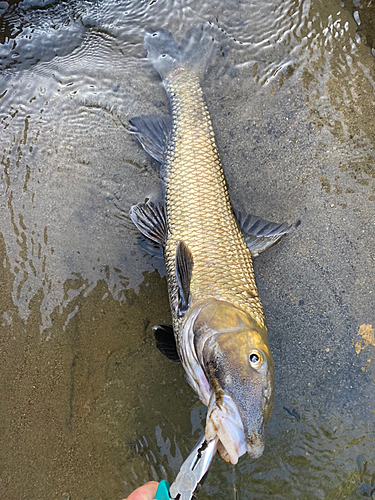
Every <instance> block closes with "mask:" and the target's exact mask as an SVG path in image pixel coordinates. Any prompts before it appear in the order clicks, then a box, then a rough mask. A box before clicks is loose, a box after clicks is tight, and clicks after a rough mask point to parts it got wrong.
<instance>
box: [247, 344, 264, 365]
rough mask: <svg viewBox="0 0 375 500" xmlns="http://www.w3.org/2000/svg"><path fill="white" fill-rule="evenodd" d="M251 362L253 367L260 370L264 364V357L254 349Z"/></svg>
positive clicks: (250, 356)
mask: <svg viewBox="0 0 375 500" xmlns="http://www.w3.org/2000/svg"><path fill="white" fill-rule="evenodd" d="M249 360H250V365H251V367H252V368H255V369H257V368H260V367H261V365H262V363H263V356H262V354H261V353H260V352H259V351H258V350H256V349H254V350H253V351H251V353H250V355H249Z"/></svg>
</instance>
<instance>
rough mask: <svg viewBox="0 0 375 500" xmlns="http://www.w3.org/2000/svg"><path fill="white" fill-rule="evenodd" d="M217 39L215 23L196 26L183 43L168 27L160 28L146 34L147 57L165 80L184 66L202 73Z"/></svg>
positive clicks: (188, 32) (187, 34) (201, 74)
mask: <svg viewBox="0 0 375 500" xmlns="http://www.w3.org/2000/svg"><path fill="white" fill-rule="evenodd" d="M214 42H215V39H214V36H213V32H212V26H211V25H210V24H209V23H200V24H196V25H195V26H193V27H192V28H191V29H190V30H189V31H187V32H186V34H185V37H184V39H183V40H182V42H181V45H178V44H177V43H176V42H175V41H174V39H173V37H172V34H171V32H170V31H168V30H164V29H158V30H156V31H150V32H148V33H146V35H145V48H146V50H147V58H148V60H149V61H150V62H151V63H152V64H153V66H154V68H155V69H156V70H157V71H158V73H159V75H160V76H161V78H162V80H165V79H166V78H168V76H169V75H170V74H171V73H172V72H173V71H174V70H176V69H178V68H181V67H183V66H189V67H190V68H192V69H193V70H195V71H196V72H197V73H199V75H200V76H203V73H204V70H205V68H206V64H207V62H208V60H209V59H210V57H211V55H212V51H213V46H214Z"/></svg>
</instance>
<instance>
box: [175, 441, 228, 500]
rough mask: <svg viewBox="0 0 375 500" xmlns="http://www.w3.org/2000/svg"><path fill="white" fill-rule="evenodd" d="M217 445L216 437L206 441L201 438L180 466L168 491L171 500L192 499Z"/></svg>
mask: <svg viewBox="0 0 375 500" xmlns="http://www.w3.org/2000/svg"><path fill="white" fill-rule="evenodd" d="M217 443H218V438H217V437H216V438H214V439H212V440H211V441H206V439H205V436H204V435H203V436H202V438H201V439H200V440H199V441H198V443H197V444H196V446H195V447H194V449H193V451H192V452H191V453H190V455H189V456H188V458H187V459H186V460H185V462H184V463H183V464H182V466H181V469H180V471H179V473H178V475H177V477H176V480H175V482H174V483H173V484H172V486H171V489H170V495H171V498H173V499H176V500H191V499H192V498H193V495H194V493H195V492H196V491H197V488H198V486H199V485H200V484H201V482H202V481H203V479H204V477H205V475H206V474H207V471H208V469H209V467H210V465H211V462H212V459H213V457H214V455H215V453H216V450H217Z"/></svg>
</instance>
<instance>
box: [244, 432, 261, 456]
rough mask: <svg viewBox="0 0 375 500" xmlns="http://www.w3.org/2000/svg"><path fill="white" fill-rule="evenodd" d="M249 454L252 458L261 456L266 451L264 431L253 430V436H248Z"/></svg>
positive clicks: (247, 446)
mask: <svg viewBox="0 0 375 500" xmlns="http://www.w3.org/2000/svg"><path fill="white" fill-rule="evenodd" d="M246 448H247V454H248V455H249V457H250V458H259V457H260V456H261V455H263V452H264V436H263V432H260V433H259V432H256V431H253V432H252V434H251V436H250V437H248V438H247V444H246Z"/></svg>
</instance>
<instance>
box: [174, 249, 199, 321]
mask: <svg viewBox="0 0 375 500" xmlns="http://www.w3.org/2000/svg"><path fill="white" fill-rule="evenodd" d="M193 265H194V263H193V256H192V254H191V252H190V250H189V248H188V247H187V245H186V244H185V243H184V242H183V241H182V240H181V241H179V242H178V243H177V248H176V257H175V270H176V278H177V285H178V296H179V304H178V308H179V311H178V312H179V313H180V314H183V313H184V312H185V311H186V310H187V308H188V304H189V295H190V281H191V275H192V272H193Z"/></svg>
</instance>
